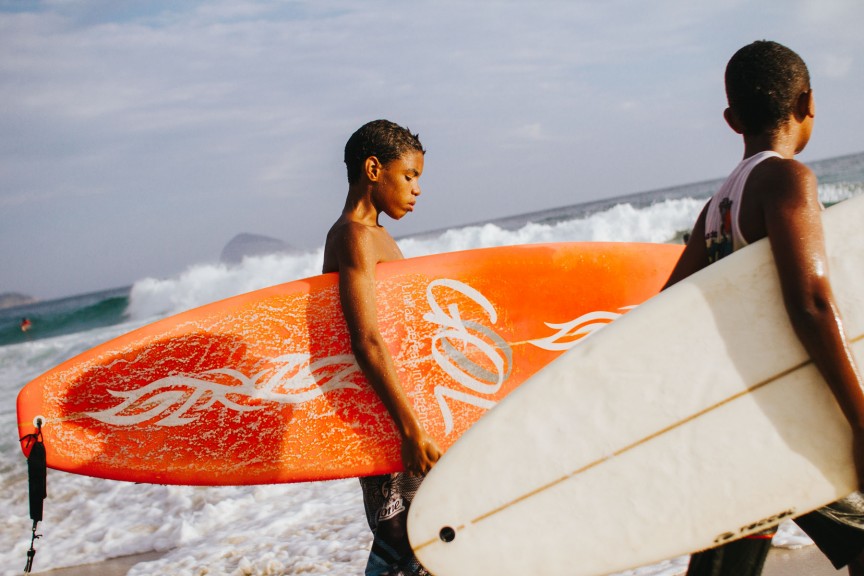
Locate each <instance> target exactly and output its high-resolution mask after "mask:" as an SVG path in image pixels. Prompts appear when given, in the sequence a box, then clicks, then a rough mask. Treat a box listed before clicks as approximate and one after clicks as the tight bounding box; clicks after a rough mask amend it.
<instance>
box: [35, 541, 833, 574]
mask: <svg viewBox="0 0 864 576" xmlns="http://www.w3.org/2000/svg"><path fill="white" fill-rule="evenodd" d="M161 556H162V553H161V552H150V553H147V554H137V555H135V556H125V557H123V558H114V559H112V560H107V561H105V562H99V563H97V564H87V565H85V566H75V567H72V568H58V569H56V570H47V571H45V572H33V576H126V573H127V572H128V571H129V569H130V568H131V567H132V566H134V565H135V564H137V563H139V562H147V561H148V560H155V559H157V558H160V557H161ZM845 574H847V570H846V569H843V570H834V567H833V566H832V565H831V563H830V562H828V560H827V559H826V558H825V556H823V555H822V553H821V552H820V551H819V549H818V548H816V546H805V547H803V548H797V549H788V548H772V549H771V552H770V553H769V554H768V560H767V562H766V563H765V569H764V570H763V571H762V575H763V576H838V575H845Z"/></svg>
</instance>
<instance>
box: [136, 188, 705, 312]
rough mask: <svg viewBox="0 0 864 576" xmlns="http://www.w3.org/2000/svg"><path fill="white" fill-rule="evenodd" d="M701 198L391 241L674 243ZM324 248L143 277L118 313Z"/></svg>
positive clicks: (207, 293) (290, 273) (293, 265)
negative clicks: (171, 275)
mask: <svg viewBox="0 0 864 576" xmlns="http://www.w3.org/2000/svg"><path fill="white" fill-rule="evenodd" d="M703 203H704V200H701V199H693V198H685V199H680V200H665V201H662V202H658V203H656V204H653V205H651V206H649V207H647V208H636V207H634V206H633V205H632V204H629V203H624V204H618V205H615V206H613V207H612V208H609V209H607V210H603V211H600V212H597V213H594V214H590V215H588V216H586V217H584V218H576V219H571V220H564V221H560V222H552V223H543V224H538V223H534V222H526V223H525V224H524V225H523V226H521V227H519V228H516V229H514V230H508V229H504V228H502V227H499V226H497V225H495V224H483V225H478V226H467V227H462V228H452V229H449V230H446V231H444V232H442V233H440V234H439V235H435V236H429V235H425V234H421V235H417V236H415V237H407V238H402V239H400V240H399V246H400V247H401V249H402V251H403V253H404V254H405V256H406V257H414V256H426V255H429V254H440V253H443V252H454V251H458V250H470V249H473V248H488V247H493V246H508V245H520V244H535V243H543V242H614V241H618V242H658V243H662V242H675V241H677V239H678V238H680V235H681V231H682V230H689V226H690V225H692V223H693V220H694V219H695V218H696V216H697V215H698V213H699V210H700V209H701V207H702V205H703ZM323 255H324V250H323V247H322V248H318V249H316V250H314V251H312V252H306V253H301V254H273V255H268V256H256V257H247V258H244V259H243V261H242V262H241V263H240V264H239V265H235V266H229V265H226V264H210V265H206V264H204V265H196V266H192V267H191V268H189V269H187V270H186V271H185V272H183V273H182V274H180V275H179V276H177V277H176V278H167V279H155V278H144V279H142V280H139V281H138V282H136V283H135V284H134V286H133V287H132V290H131V293H130V295H129V306H128V308H127V309H126V314H127V315H128V317H129V318H130V319H131V320H144V319H152V318H157V317H162V316H165V315H168V314H177V313H180V312H183V311H185V310H189V309H192V308H195V307H197V306H202V305H204V304H207V303H210V302H215V301H217V300H221V299H224V298H228V297H230V296H235V295H237V294H243V293H245V292H250V291H252V290H257V289H260V288H266V287H267V286H273V285H275V284H280V283H283V282H290V281H292V280H298V279H301V278H307V277H309V276H314V275H317V274H319V273H320V272H321V266H322V263H323V257H324V256H323Z"/></svg>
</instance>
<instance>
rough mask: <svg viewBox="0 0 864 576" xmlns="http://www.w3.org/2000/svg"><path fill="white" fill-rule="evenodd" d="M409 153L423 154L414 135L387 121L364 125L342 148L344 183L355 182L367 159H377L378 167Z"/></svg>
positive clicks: (417, 138) (417, 136)
mask: <svg viewBox="0 0 864 576" xmlns="http://www.w3.org/2000/svg"><path fill="white" fill-rule="evenodd" d="M411 151H417V152H420V153H423V154H425V153H426V150H424V149H423V145H422V144H421V143H420V137H419V135H418V134H412V133H411V131H410V130H408V129H407V128H402V127H401V126H399V125H398V124H395V123H393V122H390V121H389V120H373V121H372V122H368V123H367V124H364V125H363V126H361V127H360V128H359V129H358V130H357V131H356V132H354V134H352V135H351V137H350V138H349V139H348V142H347V143H346V144H345V166H346V167H347V168H348V182H349V183H352V184H353V183H354V182H357V180H358V179H359V178H360V172H361V171H362V170H363V163H364V162H365V161H366V159H367V158H369V157H370V156H375V157H376V158H378V160H379V161H380V162H381V164H387V163H388V162H392V161H393V160H397V159H398V158H400V157H401V156H402V155H403V154H405V153H406V152H411Z"/></svg>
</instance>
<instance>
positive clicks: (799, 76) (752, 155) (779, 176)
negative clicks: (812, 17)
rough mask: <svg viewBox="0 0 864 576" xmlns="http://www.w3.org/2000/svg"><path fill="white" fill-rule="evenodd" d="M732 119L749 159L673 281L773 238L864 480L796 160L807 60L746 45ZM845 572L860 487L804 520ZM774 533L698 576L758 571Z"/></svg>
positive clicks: (861, 570) (809, 115) (816, 232)
mask: <svg viewBox="0 0 864 576" xmlns="http://www.w3.org/2000/svg"><path fill="white" fill-rule="evenodd" d="M726 95H727V98H728V102H729V107H728V108H727V109H726V111H725V112H724V116H725V118H726V122H727V123H728V124H729V126H730V127H731V128H732V129H733V130H734V131H735V132H736V133H738V134H741V135H742V137H743V140H744V159H743V160H742V161H741V163H740V164H738V166H737V167H736V168H735V170H734V171H733V172H732V174H731V175H730V177H729V178H728V179H727V180H726V182H725V183H724V184H723V186H722V187H721V188H720V190H719V192H717V193H716V194H715V195H714V196H713V197H712V198H711V200H710V201H709V202H708V204H707V205H706V206H705V208H704V209H703V210H702V213H701V214H700V215H699V218H698V219H697V220H696V224H695V226H694V227H693V232H692V234H691V237H690V241H689V242H688V243H687V247H686V248H685V250H684V253H683V254H682V256H681V259H680V260H679V261H678V264H677V265H676V267H675V269H674V270H673V272H672V275H671V277H670V278H669V280H668V282H667V284H666V285H667V286H671V285H672V284H675V283H676V282H678V281H679V280H681V279H683V278H686V277H687V276H689V275H691V274H693V273H694V272H697V271H698V270H700V269H702V268H704V267H705V266H708V265H709V264H711V263H712V262H715V261H716V260H718V259H720V258H722V257H724V256H725V255H727V254H729V253H731V252H732V251H733V250H738V249H739V248H743V247H744V246H746V245H747V244H748V243H751V242H755V241H757V240H759V239H761V238H764V237H766V236H767V237H768V240H769V242H770V244H771V249H772V252H773V254H774V260H775V263H776V266H777V272H778V274H779V277H780V285H781V288H782V292H783V299H784V303H785V306H786V310H787V312H788V314H789V319H790V321H791V323H792V326H793V327H794V329H795V332H796V334H797V335H798V338H799V339H800V340H801V343H802V344H803V345H804V348H805V349H806V350H807V352H808V353H809V355H810V358H812V359H813V362H814V364H815V365H816V367H817V368H818V369H819V371H820V373H821V374H822V376H823V377H824V378H825V381H826V382H827V383H828V385H829V386H830V388H831V391H832V392H833V393H834V396H835V397H836V398H837V401H838V403H839V404H840V406H841V408H842V409H843V413H844V415H845V416H846V418H847V420H848V421H849V424H850V426H851V428H852V436H853V451H854V453H853V456H854V461H855V465H856V467H857V470H858V478H859V483H860V482H861V480H864V389H862V380H861V375H860V373H859V371H858V368H857V366H856V365H855V361H854V358H853V356H852V354H851V353H850V350H849V344H848V342H847V340H846V336H845V334H844V331H843V324H842V320H841V316H840V313H839V311H838V309H837V306H836V304H835V302H834V296H833V293H832V289H831V283H830V281H829V278H828V270H827V257H826V254H825V246H824V242H823V233H822V221H821V219H820V214H819V213H820V211H821V209H822V206H821V204H820V203H819V198H818V195H817V183H816V176H815V175H814V174H813V172H812V171H811V170H810V169H809V168H807V167H806V166H805V165H803V164H801V163H800V162H798V161H796V160H795V159H794V156H795V155H796V154H797V153H798V152H800V151H801V150H803V149H804V147H805V146H806V145H807V142H808V141H809V139H810V133H811V130H812V128H813V118H814V114H815V108H814V102H813V91H812V89H811V87H810V76H809V72H808V70H807V66H806V65H805V64H804V61H803V60H802V59H801V58H800V57H799V56H798V55H797V54H796V53H795V52H793V51H792V50H790V49H789V48H786V47H785V46H782V45H780V44H777V43H776V42H768V41H759V42H754V43H752V44H750V45H748V46H745V47H743V48H741V49H740V50H739V51H738V52H736V53H735V55H734V56H733V57H732V59H731V60H730V61H729V63H728V65H727V67H726ZM796 522H797V523H798V525H799V526H801V528H802V529H803V530H804V531H805V532H807V534H808V535H809V536H810V537H811V538H812V539H813V540H814V542H815V543H816V544H817V546H818V547H819V548H820V549H821V550H822V551H823V552H824V553H825V555H826V556H827V557H828V558H829V559H830V560H831V562H832V563H833V564H834V566H835V567H836V568H838V569H839V568H841V567H843V566H847V565H848V566H849V573H850V574H851V575H852V576H864V553H862V552H864V497H862V495H861V493H859V492H856V493H854V494H852V495H851V496H849V497H847V498H845V499H843V500H840V501H838V502H835V503H834V504H831V505H829V506H826V507H825V508H822V509H820V510H817V511H815V512H811V513H810V514H807V515H805V516H802V517H801V518H798V519H797V520H796ZM770 536H771V535H770V534H762V535H761V538H751V539H745V540H740V541H737V542H732V543H730V544H727V545H725V546H722V547H719V548H715V549H713V550H709V551H706V552H702V553H699V554H695V555H694V556H693V557H692V559H691V561H690V568H689V570H688V572H687V574H688V575H689V576H705V575H709V574H710V575H711V576H732V575H733V574H734V575H735V576H748V575H758V574H759V573H760V572H761V570H762V566H763V564H764V561H765V556H766V555H767V553H768V549H769V547H770Z"/></svg>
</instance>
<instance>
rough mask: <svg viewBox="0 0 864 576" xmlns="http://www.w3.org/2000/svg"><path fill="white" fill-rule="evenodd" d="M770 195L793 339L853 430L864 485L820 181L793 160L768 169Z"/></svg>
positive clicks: (771, 228)
mask: <svg viewBox="0 0 864 576" xmlns="http://www.w3.org/2000/svg"><path fill="white" fill-rule="evenodd" d="M765 168H766V169H767V174H765V173H763V175H764V176H766V180H767V181H769V182H770V183H771V185H770V188H763V189H766V190H771V192H769V193H767V194H765V195H764V198H765V200H764V201H763V202H761V204H762V210H763V214H764V220H765V226H766V232H767V234H768V238H769V241H770V243H771V249H772V251H773V253H774V260H775V262H776V265H777V272H778V273H779V276H780V286H781V288H782V291H783V300H784V303H785V305H786V310H787V312H788V314H789V318H790V320H791V322H792V326H793V327H794V329H795V333H796V334H797V335H798V338H799V339H800V340H801V343H802V344H803V345H804V348H805V349H806V350H807V352H808V353H809V354H810V358H811V359H812V360H813V363H814V364H815V365H816V367H817V368H818V369H819V372H820V373H821V374H822V376H823V377H824V378H825V380H826V382H827V383H828V386H829V387H830V388H831V391H832V392H833V393H834V396H835V397H836V399H837V402H838V403H839V404H840V407H841V409H842V410H843V413H844V415H845V416H846V419H847V420H848V421H849V424H850V425H851V426H852V433H853V450H854V452H853V456H854V458H855V465H856V467H857V470H858V478H859V483H861V482H862V481H864V390H862V382H861V376H860V374H859V372H858V368H857V366H856V364H855V359H854V357H853V356H852V353H851V351H850V349H849V345H848V342H847V340H846V336H845V334H844V331H843V324H842V320H841V316H840V312H839V310H838V309H837V306H836V304H835V302H834V294H833V291H832V289H831V283H830V281H829V279H828V269H827V266H828V258H827V255H826V253H825V243H824V235H823V232H822V218H821V205H820V204H819V198H818V191H817V184H816V177H815V175H814V174H813V173H812V172H811V171H810V169H809V168H807V167H806V166H804V165H803V164H800V163H799V162H796V161H794V160H789V161H786V162H772V163H771V164H770V165H767V163H766V166H765Z"/></svg>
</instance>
